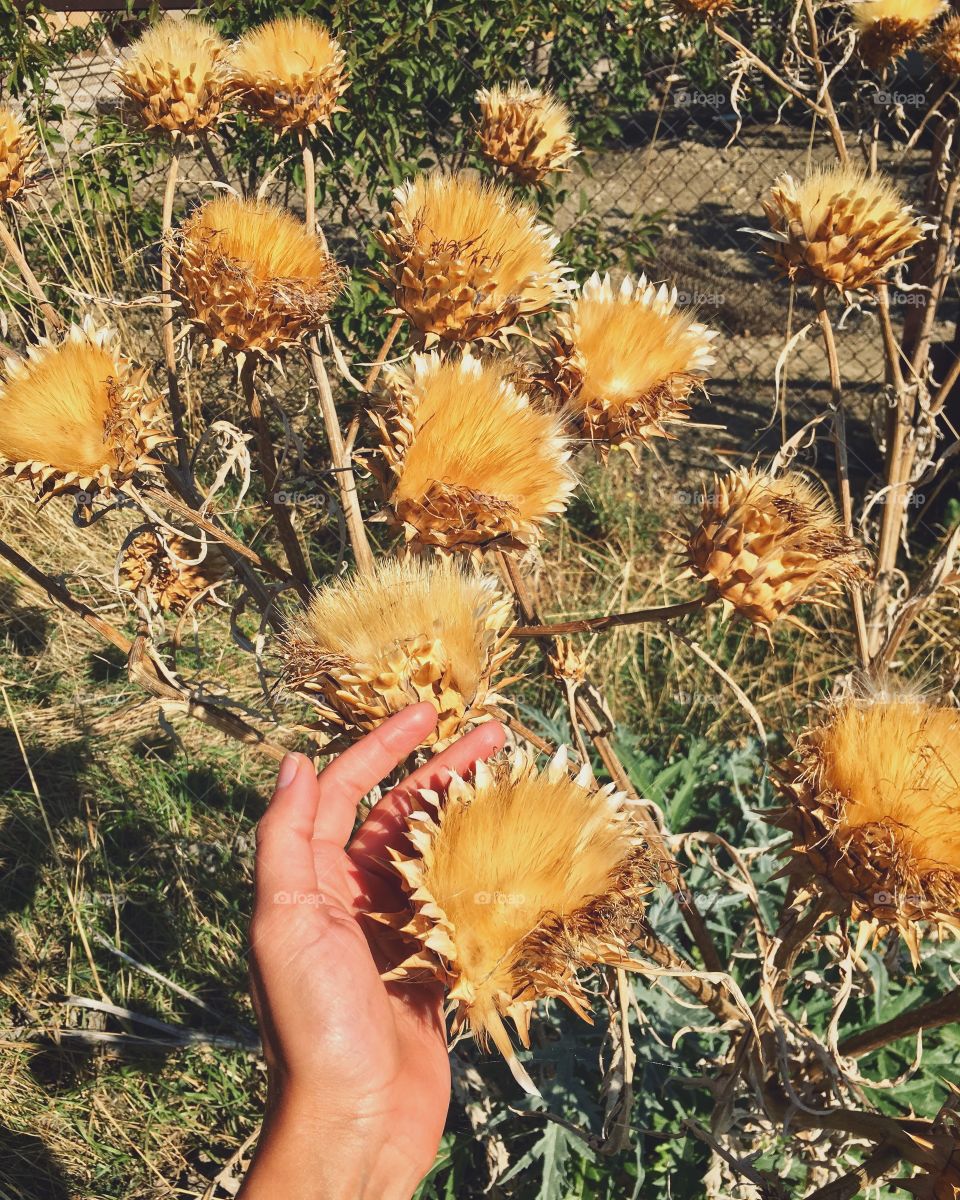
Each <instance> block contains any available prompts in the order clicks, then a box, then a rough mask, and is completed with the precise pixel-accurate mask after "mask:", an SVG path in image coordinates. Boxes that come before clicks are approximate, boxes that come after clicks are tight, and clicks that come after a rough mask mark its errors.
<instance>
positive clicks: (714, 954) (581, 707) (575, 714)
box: [497, 551, 723, 971]
mask: <svg viewBox="0 0 960 1200" xmlns="http://www.w3.org/2000/svg"><path fill="white" fill-rule="evenodd" d="M497 558H498V561H499V563H500V568H501V571H502V572H503V575H504V577H505V579H506V580H507V582H508V583H509V585H510V589H511V591H512V592H513V594H514V596H515V597H516V599H517V604H518V605H519V608H520V612H521V615H522V616H523V619H524V621H525V622H526V623H527V626H529V627H532V626H536V625H540V624H542V622H540V621H539V620H538V617H537V611H536V607H535V605H534V604H533V601H532V598H531V597H530V593H529V591H528V590H527V585H526V583H525V581H524V579H523V576H522V575H521V574H520V571H519V570H518V568H517V565H516V563H515V562H514V560H513V558H512V557H511V556H510V555H509V554H504V553H503V551H498V552H497ZM540 640H541V650H542V651H543V652H544V655H545V656H546V655H547V654H548V653H549V650H550V648H551V642H552V639H551V638H549V637H545V638H542V639H540ZM564 691H565V698H566V700H567V702H568V705H569V707H570V720H571V723H572V724H573V725H574V726H575V725H576V722H577V720H579V721H580V722H581V723H582V725H583V727H584V728H585V729H586V731H587V734H588V736H589V737H590V740H591V741H592V742H593V745H594V747H595V748H596V751H597V753H598V754H599V755H600V758H601V761H602V762H603V765H604V766H605V767H606V769H607V770H608V771H609V773H610V777H611V779H613V780H614V782H615V783H616V785H617V789H618V790H619V791H623V792H626V793H627V795H628V796H630V797H631V798H634V799H639V797H637V793H636V789H635V788H634V786H633V783H632V782H631V780H630V776H629V774H628V773H627V770H626V768H625V767H624V765H623V763H622V762H621V761H620V758H619V756H618V755H617V753H616V751H615V750H614V748H613V746H612V745H611V744H610V740H609V738H608V737H607V725H606V722H605V721H602V720H601V719H600V718H598V717H597V714H596V713H595V712H594V711H593V708H592V706H591V705H590V703H589V702H588V701H587V700H586V698H585V697H584V696H582V695H581V694H580V693H579V691H577V692H575V693H574V694H573V696H572V697H571V694H570V691H569V689H564ZM637 819H638V820H639V821H640V823H641V825H642V827H643V830H644V833H645V834H646V836H647V837H648V839H649V840H650V844H651V846H652V847H653V849H654V850H656V852H657V853H658V855H659V856H660V858H661V860H662V862H663V864H664V867H665V868H666V870H665V876H666V882H667V884H668V885H669V887H670V890H671V891H672V892H673V893H674V895H675V896H676V897H677V901H678V903H679V905H680V911H681V913H682V914H683V918H684V921H685V922H686V924H687V928H688V929H689V930H690V933H691V934H692V936H693V940H694V942H695V943H696V946H697V948H698V950H699V951H700V954H701V957H702V958H703V961H704V965H705V966H706V967H707V969H708V970H710V971H722V970H723V963H722V960H721V958H720V954H719V951H718V950H717V948H716V946H715V945H714V943H713V938H712V937H711V936H710V931H709V930H708V929H707V924H706V922H705V921H704V919H703V916H702V915H701V913H700V910H699V909H698V908H697V906H696V903H695V902H694V900H693V897H692V895H691V894H690V892H689V891H688V889H687V888H686V887H685V886H684V882H683V878H682V876H681V873H680V867H679V864H678V863H677V861H676V859H675V858H674V857H673V855H672V854H671V853H670V851H669V849H668V848H667V845H666V843H665V842H664V840H663V837H662V835H661V833H660V830H659V829H658V828H657V825H656V823H655V822H654V820H653V818H652V817H651V816H650V814H649V813H648V812H647V811H646V809H645V807H644V806H643V805H642V804H640V805H638V807H637Z"/></svg>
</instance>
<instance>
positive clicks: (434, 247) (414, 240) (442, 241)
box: [377, 171, 567, 342]
mask: <svg viewBox="0 0 960 1200" xmlns="http://www.w3.org/2000/svg"><path fill="white" fill-rule="evenodd" d="M388 219H389V229H388V230H386V231H385V232H382V233H378V234H377V239H378V241H379V242H380V245H381V246H382V247H383V248H384V250H386V252H387V254H388V255H389V257H390V259H391V260H392V261H391V262H390V263H388V264H387V266H386V268H385V273H384V277H385V279H386V280H387V282H388V283H389V284H390V285H391V286H392V288H393V294H394V301H395V303H396V306H397V308H396V311H397V312H399V313H405V314H406V315H407V317H409V319H410V321H411V322H412V323H413V324H414V326H415V327H416V328H417V329H419V330H420V331H421V332H422V333H424V334H426V335H427V336H428V340H430V339H435V338H442V339H444V340H447V341H453V342H468V341H472V340H473V339H475V338H484V337H492V336H493V335H494V334H498V333H499V334H504V335H505V334H507V333H509V332H513V331H514V330H515V329H516V325H517V321H519V320H521V319H522V318H525V317H531V316H534V315H535V314H536V313H541V312H544V311H545V310H546V309H548V308H550V307H551V305H553V304H556V303H557V302H559V301H561V300H563V299H564V298H565V296H566V292H567V288H566V285H565V283H564V268H563V266H562V265H561V264H560V263H559V262H558V261H557V260H556V259H555V258H554V251H555V249H556V246H557V241H558V239H557V238H556V237H555V236H554V235H553V234H552V233H551V232H550V230H549V229H548V228H547V227H546V226H545V225H541V224H539V223H538V222H537V219H536V214H535V212H534V210H533V209H531V208H530V207H528V206H527V205H525V204H522V203H520V202H519V201H518V200H515V199H514V198H513V197H512V196H511V195H510V193H509V192H508V191H507V190H506V189H505V188H504V187H502V186H500V185H497V184H492V183H489V182H487V181H485V180H481V179H480V178H478V177H477V176H475V175H473V174H471V173H469V172H460V173H457V174H452V175H447V174H444V173H442V172H440V171H434V172H432V173H431V174H429V175H419V176H417V178H416V179H413V180H410V181H408V182H407V183H404V184H402V185H401V186H400V187H398V188H397V189H396V190H395V192H394V201H393V207H392V209H391V212H390V215H389V218H388Z"/></svg>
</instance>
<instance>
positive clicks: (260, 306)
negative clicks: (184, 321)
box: [176, 196, 344, 356]
mask: <svg viewBox="0 0 960 1200" xmlns="http://www.w3.org/2000/svg"><path fill="white" fill-rule="evenodd" d="M176 249H177V253H178V259H179V272H178V273H179V293H180V296H181V299H182V300H183V303H184V307H185V308H186V311H187V315H188V318H189V320H190V322H191V324H192V325H193V326H194V328H195V330H197V331H199V332H200V333H201V334H202V335H203V337H204V338H205V339H206V340H207V341H208V342H209V344H210V347H211V350H212V352H213V354H219V353H220V352H221V351H222V350H224V349H226V348H228V347H229V348H230V349H231V350H237V351H240V352H248V353H257V354H263V355H268V356H269V355H272V354H275V353H276V352H277V351H278V350H281V349H283V348H284V347H285V346H289V345H292V344H293V343H294V342H297V341H299V339H300V338H302V337H303V336H304V334H307V333H311V332H313V331H314V330H316V329H319V328H320V325H321V324H322V322H323V318H324V315H325V314H326V312H327V310H328V309H329V307H330V305H331V304H332V303H333V301H334V300H335V299H336V297H337V296H338V295H339V293H340V291H341V289H342V287H343V281H344V272H343V270H342V268H341V267H339V266H338V265H337V263H336V262H335V261H334V260H333V258H331V256H330V255H329V254H328V253H327V251H326V250H325V249H324V248H323V246H322V244H321V243H320V241H319V240H318V239H317V238H315V237H313V236H311V234H309V233H308V232H307V229H306V226H305V225H304V224H303V222H302V221H299V220H297V219H296V218H295V217H292V216H291V215H290V214H289V213H286V212H284V211H283V210H282V209H279V208H275V207H274V206H273V205H270V204H265V203H262V202H260V201H252V200H240V199H238V198H237V197H235V196H226V197H220V198H218V199H216V200H210V201H209V202H208V203H206V204H204V205H203V206H202V207H200V208H198V209H197V210H196V211H195V212H194V213H193V214H192V215H191V216H190V217H189V218H188V220H187V221H186V223H185V224H184V225H183V226H182V228H181V230H180V232H179V234H178V235H177V238H176Z"/></svg>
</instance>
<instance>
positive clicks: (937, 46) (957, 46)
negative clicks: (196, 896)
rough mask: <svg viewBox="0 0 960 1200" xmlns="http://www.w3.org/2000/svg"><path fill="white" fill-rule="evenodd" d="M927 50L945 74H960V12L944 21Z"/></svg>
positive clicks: (928, 44)
mask: <svg viewBox="0 0 960 1200" xmlns="http://www.w3.org/2000/svg"><path fill="white" fill-rule="evenodd" d="M926 51H927V54H928V56H929V57H930V58H931V59H932V60H933V61H934V62H935V63H936V64H937V66H938V67H939V68H940V70H941V71H943V73H944V74H945V75H960V13H954V15H953V16H952V17H948V18H947V20H946V21H944V23H943V24H942V25H941V26H940V28H939V29H938V30H937V32H936V33H935V34H934V35H933V37H932V38H931V39H930V41H929V42H928V43H927V47H926Z"/></svg>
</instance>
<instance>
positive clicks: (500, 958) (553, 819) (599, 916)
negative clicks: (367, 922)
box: [376, 747, 657, 1090]
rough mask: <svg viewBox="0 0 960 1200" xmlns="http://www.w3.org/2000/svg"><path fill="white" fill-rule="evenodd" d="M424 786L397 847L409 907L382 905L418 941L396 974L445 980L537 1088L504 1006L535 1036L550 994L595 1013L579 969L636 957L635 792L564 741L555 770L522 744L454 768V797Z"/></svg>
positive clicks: (641, 884)
mask: <svg viewBox="0 0 960 1200" xmlns="http://www.w3.org/2000/svg"><path fill="white" fill-rule="evenodd" d="M422 796H423V802H424V803H423V807H422V810H421V811H417V812H414V813H412V814H411V816H410V821H409V835H408V836H409V841H410V845H409V848H408V849H406V850H404V851H393V852H392V857H393V860H394V866H395V868H396V870H397V872H398V873H399V875H400V877H401V879H402V881H403V885H404V888H405V890H406V891H407V892H408V894H409V898H410V908H409V909H407V910H404V911H401V912H399V913H386V914H378V916H377V918H376V919H378V920H380V921H382V922H384V923H386V924H389V925H390V926H391V927H393V928H394V929H395V930H397V931H398V932H399V933H400V934H401V935H403V936H404V937H406V938H407V939H410V942H411V951H410V953H409V955H408V956H407V958H405V959H404V961H403V962H401V963H400V964H399V965H398V966H397V967H395V968H394V969H393V970H391V971H390V972H389V974H388V976H387V978H390V979H404V980H418V979H431V978H436V979H439V980H440V981H441V982H442V983H443V984H444V985H445V986H446V987H447V988H448V989H449V997H450V1000H451V1001H456V1013H455V1016H454V1022H453V1024H454V1032H455V1033H456V1032H459V1031H460V1030H461V1029H464V1028H466V1029H469V1030H470V1031H471V1032H472V1033H473V1034H474V1035H475V1036H476V1037H477V1038H478V1040H480V1041H481V1043H485V1042H486V1041H487V1040H488V1039H492V1040H493V1042H494V1044H495V1045H496V1046H497V1049H498V1050H500V1052H501V1053H502V1054H503V1056H504V1058H505V1059H506V1060H507V1062H508V1063H509V1065H510V1067H511V1070H512V1071H513V1073H514V1076H515V1077H516V1078H517V1080H518V1081H519V1082H520V1083H521V1085H522V1086H524V1087H526V1088H528V1089H529V1090H535V1089H534V1088H533V1084H532V1082H531V1080H530V1078H529V1076H528V1075H527V1073H526V1071H525V1070H524V1068H523V1066H522V1065H521V1063H520V1062H519V1060H518V1058H517V1056H516V1053H515V1052H514V1049H513V1046H512V1044H511V1039H510V1035H509V1033H508V1031H507V1028H506V1026H505V1024H504V1019H505V1018H509V1019H510V1020H512V1021H513V1023H514V1025H515V1026H516V1029H517V1033H518V1034H519V1037H520V1041H521V1042H522V1043H523V1045H524V1046H529V1045H530V1038H529V1032H530V1019H531V1016H532V1015H533V1010H534V1008H535V1005H536V1002H537V1000H539V999H542V998H546V997H555V998H557V999H559V1000H562V1001H563V1002H564V1003H565V1004H567V1005H568V1006H569V1007H570V1008H571V1009H572V1010H573V1011H574V1012H575V1013H577V1015H578V1016H581V1017H583V1018H584V1019H585V1020H589V1019H590V1018H589V1007H590V1003H589V998H588V995H587V993H586V991H585V990H584V988H583V986H582V984H581V982H580V980H579V979H578V977H577V972H578V970H579V969H580V968H581V967H593V966H596V965H598V964H603V963H607V964H615V965H619V966H632V965H634V964H633V962H632V960H631V958H630V948H631V946H632V944H633V942H634V941H635V940H636V938H637V937H638V936H639V934H640V932H641V931H642V930H643V922H644V909H643V897H644V896H645V895H646V894H647V893H648V892H649V891H650V890H651V889H652V887H653V886H654V885H655V883H656V879H657V871H656V867H655V865H654V861H653V859H652V858H651V855H650V852H649V850H648V848H647V846H646V844H645V842H644V840H643V838H642V836H641V834H640V830H639V827H638V826H637V824H636V822H635V820H634V818H633V817H632V816H631V815H630V813H629V811H628V809H627V806H626V801H625V798H624V796H623V794H621V793H616V792H615V791H614V785H613V784H608V785H607V786H605V787H598V785H597V784H596V782H595V780H594V779H593V776H592V773H591V772H590V768H589V766H587V767H586V768H585V769H584V770H582V771H581V772H580V774H579V775H578V776H577V777H576V778H574V777H572V776H571V774H570V773H569V771H568V769H567V754H566V749H565V747H562V748H561V750H560V751H559V752H558V754H557V755H556V757H555V758H554V759H553V761H552V762H551V763H550V764H549V765H548V766H547V767H546V768H545V769H544V770H543V771H538V770H537V768H536V765H535V761H534V759H533V757H532V756H530V755H528V754H526V753H525V752H524V751H522V750H518V751H517V752H516V753H515V754H514V755H513V756H509V755H506V754H501V755H500V756H498V757H497V758H495V759H493V760H492V761H491V762H489V763H484V762H478V763H477V766H476V772H475V775H474V778H473V780H472V781H466V780H464V779H461V778H460V777H459V776H457V775H454V776H453V777H452V779H451V781H450V784H449V786H448V788H447V792H446V795H445V797H444V798H443V799H442V800H441V799H440V798H439V797H438V796H437V795H436V794H435V793H433V792H429V791H427V792H423V793H422Z"/></svg>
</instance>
